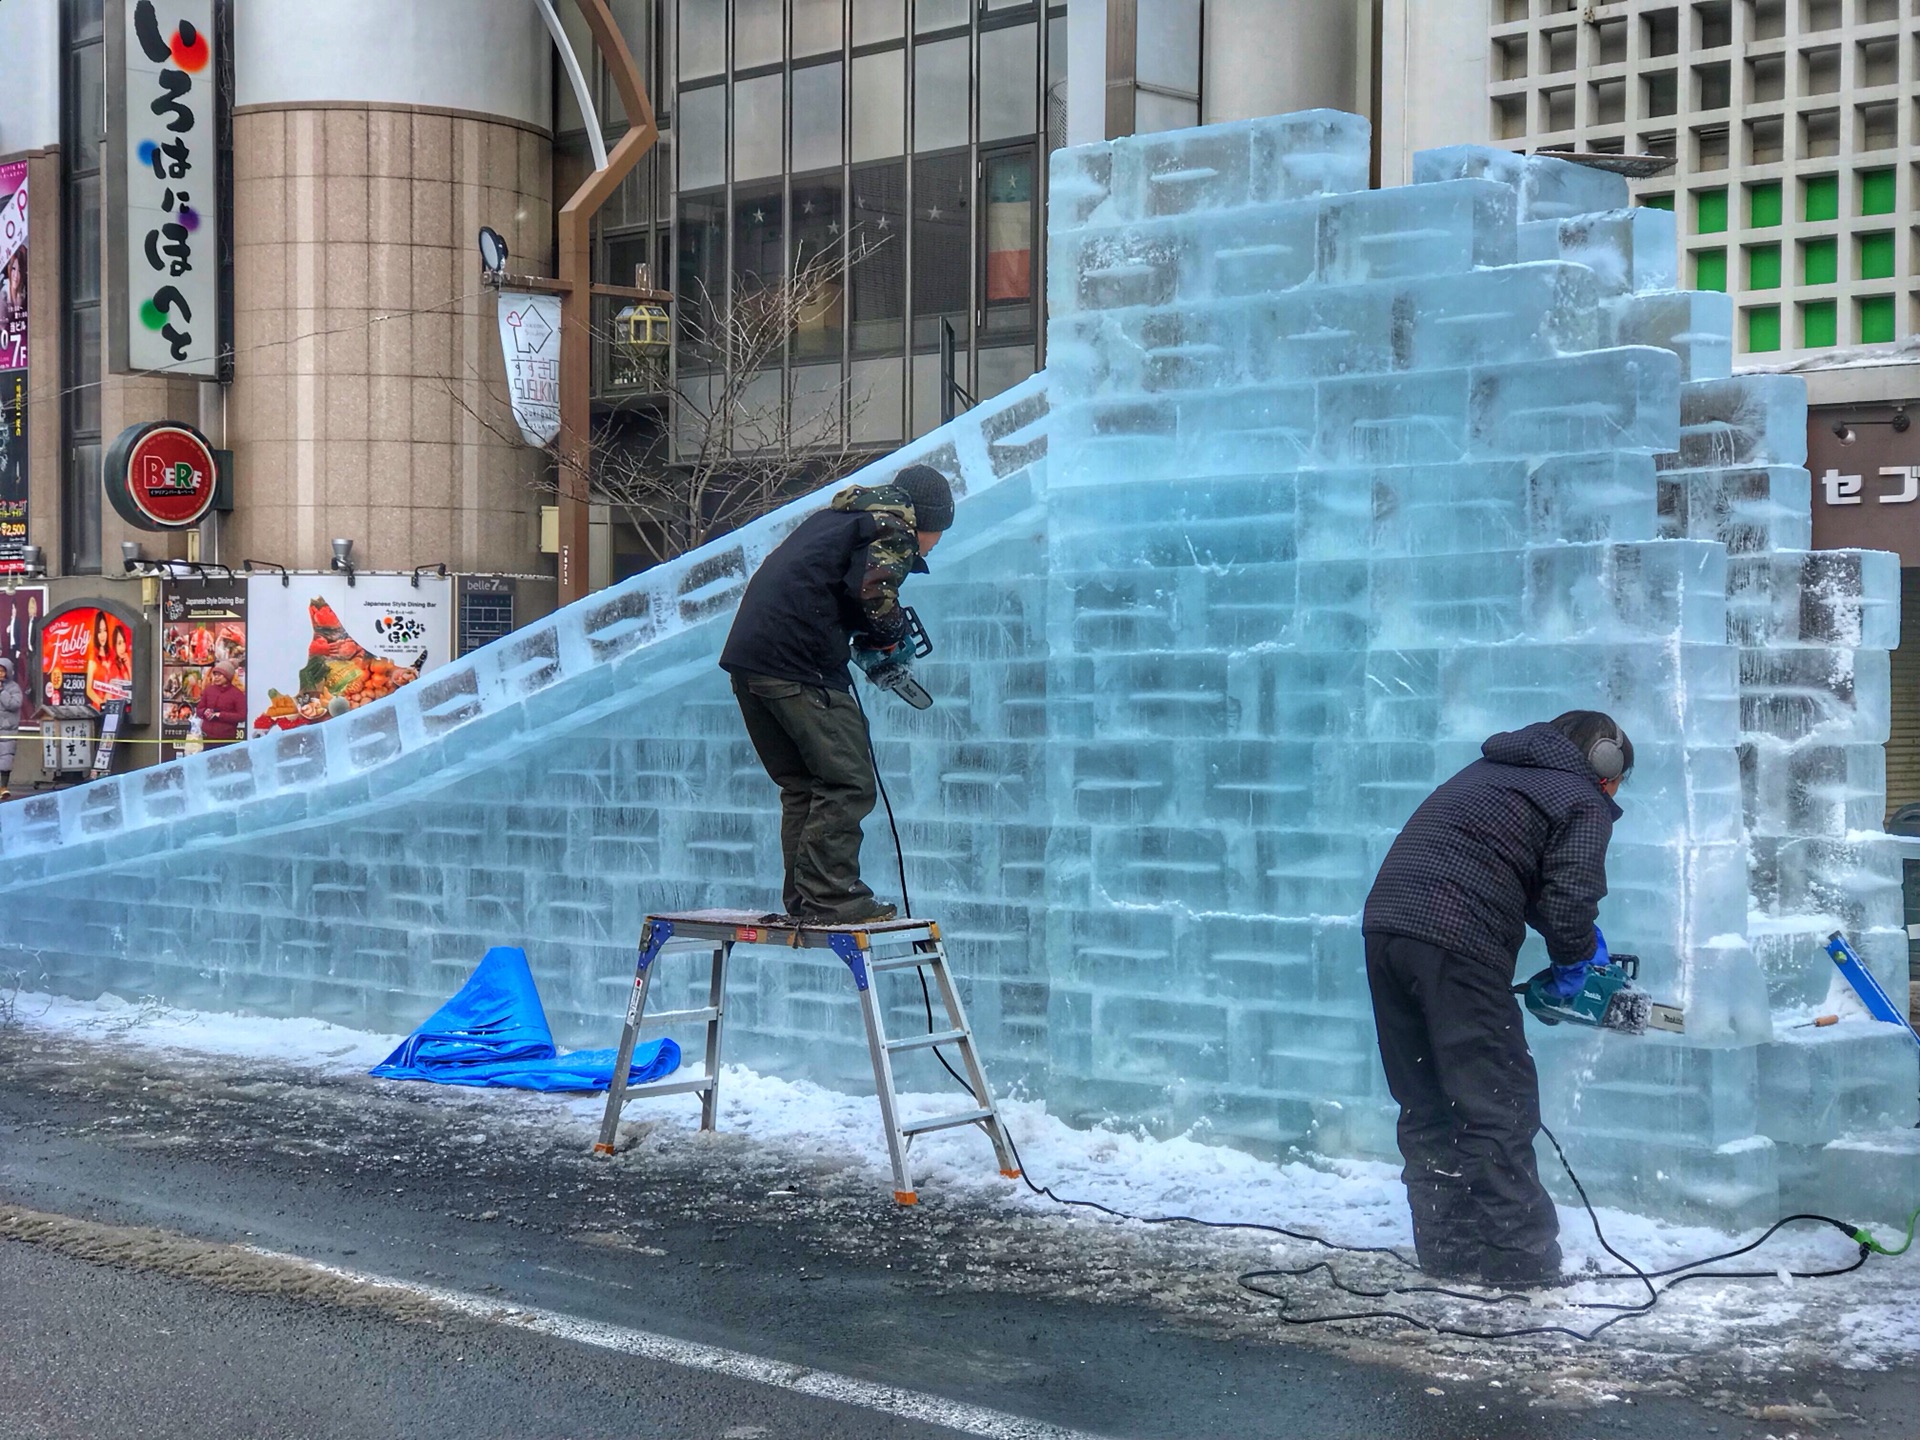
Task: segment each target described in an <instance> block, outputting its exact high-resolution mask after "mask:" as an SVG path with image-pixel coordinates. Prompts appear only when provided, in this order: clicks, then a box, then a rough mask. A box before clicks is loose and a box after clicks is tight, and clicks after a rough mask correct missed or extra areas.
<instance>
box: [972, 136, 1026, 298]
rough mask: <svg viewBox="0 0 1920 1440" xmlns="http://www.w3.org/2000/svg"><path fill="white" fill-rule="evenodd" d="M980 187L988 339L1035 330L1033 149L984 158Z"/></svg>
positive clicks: (981, 166) (981, 167) (982, 160)
mask: <svg viewBox="0 0 1920 1440" xmlns="http://www.w3.org/2000/svg"><path fill="white" fill-rule="evenodd" d="M980 172H981V175H980V188H981V190H982V192H983V193H984V194H985V196H986V227H985V230H986V233H985V237H984V240H983V242H982V245H981V250H982V252H983V253H984V255H985V262H984V264H983V265H982V267H981V268H982V269H983V270H984V272H985V289H984V291H983V294H984V297H985V302H986V303H985V304H984V305H983V306H982V328H983V330H985V332H986V333H987V334H989V335H1018V334H1026V333H1029V332H1031V331H1032V329H1033V151H1031V150H1028V149H1021V150H1015V151H1005V152H1002V153H1000V154H997V155H987V156H983V157H982V159H981V165H980Z"/></svg>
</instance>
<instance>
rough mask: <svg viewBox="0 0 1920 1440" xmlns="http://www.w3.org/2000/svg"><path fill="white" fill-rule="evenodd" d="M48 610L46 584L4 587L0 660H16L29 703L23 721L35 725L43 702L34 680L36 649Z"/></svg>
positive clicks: (17, 674) (16, 670)
mask: <svg viewBox="0 0 1920 1440" xmlns="http://www.w3.org/2000/svg"><path fill="white" fill-rule="evenodd" d="M46 613H47V592H46V588H45V587H44V586H40V585H22V586H21V587H19V588H18V589H16V590H0V660H11V661H12V662H13V678H14V679H15V680H18V681H19V682H20V693H21V695H22V697H23V698H24V701H25V703H24V704H23V705H22V706H21V709H20V723H21V724H22V725H31V724H32V723H33V721H34V716H35V715H36V714H37V713H38V711H39V708H40V705H39V700H40V687H39V686H37V685H35V684H34V683H33V652H34V646H35V644H36V643H37V642H38V640H39V639H40V621H41V618H42V617H43V616H45V615H46Z"/></svg>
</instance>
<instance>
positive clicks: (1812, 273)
mask: <svg viewBox="0 0 1920 1440" xmlns="http://www.w3.org/2000/svg"><path fill="white" fill-rule="evenodd" d="M1839 278H1840V242H1839V241H1838V240H1836V239H1835V238H1834V237H1833V236H1831V235H1829V236H1828V237H1827V238H1826V239H1824V240H1803V241H1801V242H1800V283H1801V284H1802V285H1831V284H1833V282H1834V281H1836V280H1838V279H1839Z"/></svg>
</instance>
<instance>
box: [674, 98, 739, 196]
mask: <svg viewBox="0 0 1920 1440" xmlns="http://www.w3.org/2000/svg"><path fill="white" fill-rule="evenodd" d="M674 138H675V140H676V141H677V142H678V144H679V148H680V188H681V189H682V190H704V189H705V188H706V187H707V186H709V185H720V184H723V183H725V181H726V178H727V87H726V86H724V85H707V86H703V87H702V88H700V89H698V90H682V91H681V92H680V121H679V124H678V125H676V126H675V127H674Z"/></svg>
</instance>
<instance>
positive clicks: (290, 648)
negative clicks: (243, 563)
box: [247, 575, 455, 735]
mask: <svg viewBox="0 0 1920 1440" xmlns="http://www.w3.org/2000/svg"><path fill="white" fill-rule="evenodd" d="M454 607H455V599H454V592H453V581H452V579H450V578H445V577H440V576H421V577H419V583H418V584H417V585H416V584H415V583H414V577H411V576H407V575H358V576H355V577H353V583H352V584H349V583H348V579H347V577H346V576H344V575H294V576H291V577H290V583H283V581H282V577H281V576H279V575H255V576H254V577H253V578H252V579H250V580H249V581H248V582H247V638H248V642H249V644H248V652H249V653H248V669H249V672H250V675H251V681H250V683H249V685H248V688H247V711H248V714H249V715H251V716H252V722H251V728H252V732H253V733H254V734H255V735H259V734H262V733H264V732H265V731H267V730H271V729H281V730H291V729H294V728H296V727H297V726H301V725H313V724H318V723H319V722H321V721H324V720H326V719H328V718H329V717H330V716H332V715H335V714H345V713H347V712H348V711H352V710H358V709H359V708H361V707H362V706H363V705H370V704H372V703H373V702H374V701H376V700H379V699H382V698H384V697H385V696H388V695H391V694H392V693H393V692H394V691H396V690H399V689H401V688H403V687H405V686H407V685H411V684H412V683H413V682H414V681H415V680H417V679H418V678H419V677H420V676H421V675H423V674H424V673H426V672H427V671H429V670H434V669H438V668H439V667H440V666H442V665H445V664H446V663H447V662H448V661H449V660H451V659H452V658H453V622H454Z"/></svg>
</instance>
